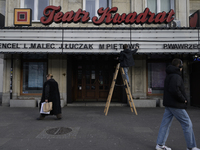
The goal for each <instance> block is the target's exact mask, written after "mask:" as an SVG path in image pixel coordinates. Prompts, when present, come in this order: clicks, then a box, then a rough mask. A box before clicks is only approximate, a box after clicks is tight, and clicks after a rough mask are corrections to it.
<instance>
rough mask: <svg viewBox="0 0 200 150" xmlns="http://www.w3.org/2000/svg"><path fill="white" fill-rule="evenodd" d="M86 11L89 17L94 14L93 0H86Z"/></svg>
mask: <svg viewBox="0 0 200 150" xmlns="http://www.w3.org/2000/svg"><path fill="white" fill-rule="evenodd" d="M86 11H87V12H89V13H90V19H92V17H93V16H95V0H86Z"/></svg>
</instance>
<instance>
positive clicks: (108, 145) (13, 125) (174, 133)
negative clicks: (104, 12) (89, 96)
mask: <svg viewBox="0 0 200 150" xmlns="http://www.w3.org/2000/svg"><path fill="white" fill-rule="evenodd" d="M103 111H104V107H64V108H63V109H62V114H63V119H62V120H54V118H55V116H49V117H47V118H46V119H45V120H40V121H38V120H36V118H37V117H38V116H39V111H38V108H10V107H2V106H0V114H1V115H0V150H131V149H132V150H154V149H155V145H156V139H157V134H158V130H159V126H160V123H161V119H162V115H163V113H164V108H137V112H138V115H137V116H136V115H135V114H134V113H131V111H130V107H110V109H109V112H108V116H105V115H104V113H103ZM187 111H188V114H189V115H190V118H191V120H192V122H193V128H194V133H195V136H196V141H197V146H198V147H200V108H195V107H190V108H189V109H188V110H187ZM61 127H62V128H61ZM68 132H69V133H68ZM166 145H167V146H169V147H171V148H172V150H186V142H185V139H184V135H183V131H182V129H181V125H180V124H179V122H178V121H177V120H176V119H174V121H173V123H172V127H171V130H170V134H169V138H168V141H167V143H166Z"/></svg>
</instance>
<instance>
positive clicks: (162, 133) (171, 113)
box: [157, 107, 196, 148]
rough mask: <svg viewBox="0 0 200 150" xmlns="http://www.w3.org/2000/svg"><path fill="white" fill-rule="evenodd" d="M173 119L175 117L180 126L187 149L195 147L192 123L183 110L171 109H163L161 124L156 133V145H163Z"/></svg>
mask: <svg viewBox="0 0 200 150" xmlns="http://www.w3.org/2000/svg"><path fill="white" fill-rule="evenodd" d="M173 117H175V118H176V119H177V120H178V121H179V122H180V124H181V126H182V129H183V132H184V136H185V140H186V144H187V148H193V147H196V141H195V137H194V132H193V129H192V122H191V120H190V117H189V116H188V114H187V112H186V110H185V109H177V108H171V107H165V112H164V115H163V119H162V123H161V125H160V130H159V133H158V138H157V144H159V145H165V142H166V140H167V137H168V135H169V129H170V126H171V124H172V120H173Z"/></svg>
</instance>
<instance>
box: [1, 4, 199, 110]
mask: <svg viewBox="0 0 200 150" xmlns="http://www.w3.org/2000/svg"><path fill="white" fill-rule="evenodd" d="M193 2H194V1H189V0H165V1H162V0H101V1H100V0H43V1H39V0H33V1H31V3H30V1H27V0H6V1H5V5H6V7H5V8H6V9H5V27H4V28H0V53H2V54H3V56H2V58H3V60H4V66H3V67H4V68H3V95H2V104H3V105H9V106H11V107H20V106H25V107H36V106H37V103H38V101H39V100H40V97H41V92H42V86H43V83H44V82H45V75H46V74H47V73H52V74H53V76H54V79H55V80H56V81H57V82H58V84H59V89H60V95H61V101H62V106H65V105H70V104H81V103H82V104H83V103H84V104H85V103H87V102H93V104H96V103H98V102H102V104H104V103H105V102H106V99H107V96H108V92H109V89H110V85H111V82H112V77H113V73H114V69H115V66H116V65H117V63H118V62H117V61H116V60H115V58H116V57H117V56H118V55H119V53H120V51H121V50H122V45H123V44H128V45H129V48H131V49H134V47H135V45H136V43H139V46H140V48H139V50H138V53H137V54H136V55H134V56H133V57H134V59H135V66H133V67H131V68H130V70H129V78H130V84H131V92H132V95H133V97H134V102H135V104H136V107H156V106H158V105H159V106H162V95H163V86H164V84H163V83H164V82H163V81H164V78H165V76H166V74H165V69H166V67H167V65H168V64H170V62H171V60H172V59H173V58H180V59H182V60H183V62H184V69H183V70H184V71H183V79H184V84H185V87H186V92H187V96H188V100H189V101H190V102H191V103H192V100H191V88H192V89H196V86H195V85H193V82H195V81H196V80H195V81H193V80H192V79H194V78H195V79H196V78H197V77H196V75H197V74H198V73H195V71H194V70H193V69H192V68H194V67H195V65H196V64H198V62H197V63H196V62H194V56H195V55H196V56H197V55H198V54H199V48H200V45H199V29H198V28H189V15H190V13H192V12H193V9H191V8H190V3H191V4H193ZM47 6H51V9H52V10H53V9H56V11H57V13H55V14H54V15H55V16H53V19H52V20H51V19H49V20H51V21H52V22H51V21H50V22H48V23H46V24H45V21H47V20H48V17H49V18H50V16H51V15H49V16H48V15H46V16H45V17H43V16H44V14H43V11H44V10H45V8H46V7H47ZM59 6H61V7H60V9H59ZM101 7H103V8H104V10H105V9H106V8H107V7H109V8H110V9H111V8H113V13H112V15H110V18H112V16H114V14H117V15H118V17H117V16H116V15H115V16H116V18H115V19H110V20H109V14H107V17H105V18H103V20H102V22H100V21H99V20H100V18H101V17H102V16H101V14H98V13H97V10H98V9H99V8H101ZM147 7H148V8H149V11H148V10H147V9H146V8H147ZM16 8H31V9H32V15H31V17H32V18H31V20H32V24H31V26H29V27H26V26H22V27H21V26H20V27H19V26H14V22H15V21H14V20H15V18H14V17H15V14H14V13H15V12H14V10H15V9H16ZM114 8H117V9H116V11H114ZM80 9H81V10H80ZM52 10H51V12H53V11H52ZM84 10H85V11H86V12H89V19H87V18H88V16H86V15H85V16H84ZM170 10H173V12H174V14H173V16H170V14H171V13H170ZM190 10H192V11H190ZM163 11H164V12H166V14H163V13H162V12H163ZM60 12H62V13H60ZM80 12H81V13H82V14H81V13H80ZM149 12H151V14H153V13H155V15H156V14H157V16H159V15H160V17H157V20H158V21H157V22H156V21H153V22H151V21H149V20H147V22H148V21H149V22H148V24H147V23H145V22H143V21H142V19H145V17H144V16H145V13H149ZM171 12H172V11H171ZM46 13H48V11H46ZM49 13H50V12H49ZM78 13H80V14H81V15H79V16H78V15H77V14H78ZM70 14H72V15H71V17H70ZM123 14H124V16H126V18H128V16H129V17H130V16H131V15H132V16H134V15H135V17H137V18H138V20H137V19H135V21H134V20H131V19H132V18H131V17H130V18H129V20H125V19H124V20H123V19H122V20H120V18H119V17H120V16H121V18H123ZM136 14H137V15H136ZM75 15H77V16H75ZM164 15H165V17H167V16H169V17H168V20H170V19H171V21H170V22H169V23H166V22H167V21H166V20H167V19H165V21H161V20H162V17H164ZM93 16H98V17H96V21H95V19H94V20H92V17H93ZM138 16H140V17H138ZM41 17H43V22H42V21H41V20H42V19H41ZM79 17H80V18H79ZM84 17H85V19H87V22H85V23H84ZM113 18H114V17H113ZM154 18H156V16H155V17H154ZM103 21H105V22H106V21H107V22H106V23H104V22H103ZM131 21H133V22H132V23H130V22H131ZM56 22H57V23H56ZM194 64H195V65H194ZM196 67H197V68H198V65H197V66H196ZM191 76H194V78H192V79H191ZM117 84H118V85H120V84H122V79H121V76H120V75H119V76H118V78H117ZM192 85H193V86H192ZM191 86H192V87H191ZM193 91H194V90H193ZM197 93H198V92H197ZM194 95H195V94H194ZM112 101H113V102H116V103H119V104H123V103H125V104H126V103H127V100H126V94H125V91H124V88H123V87H122V86H116V87H115V90H114V93H113V97H112ZM194 101H195V100H194ZM195 103H196V101H195ZM197 103H198V102H197Z"/></svg>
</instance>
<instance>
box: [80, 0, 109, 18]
mask: <svg viewBox="0 0 200 150" xmlns="http://www.w3.org/2000/svg"><path fill="white" fill-rule="evenodd" d="M99 1H100V0H95V16H99V15H98V13H97V10H98V9H99ZM108 5H110V6H108V7H110V8H111V6H112V0H109V4H108ZM83 10H85V11H86V0H83ZM93 17H94V16H93ZM91 21H92V18H90V20H89V22H91Z"/></svg>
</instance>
